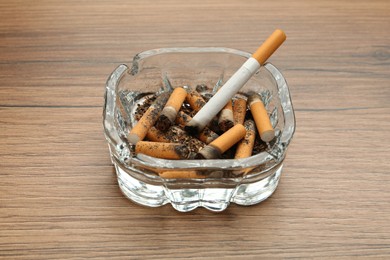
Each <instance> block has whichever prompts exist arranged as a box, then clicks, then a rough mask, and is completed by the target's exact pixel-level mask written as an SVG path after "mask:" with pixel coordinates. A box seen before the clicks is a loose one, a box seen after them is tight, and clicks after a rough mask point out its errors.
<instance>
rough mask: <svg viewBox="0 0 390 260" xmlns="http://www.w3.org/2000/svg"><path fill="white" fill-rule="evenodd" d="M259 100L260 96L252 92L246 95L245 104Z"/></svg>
mask: <svg viewBox="0 0 390 260" xmlns="http://www.w3.org/2000/svg"><path fill="white" fill-rule="evenodd" d="M258 101H261V97H260V96H259V94H257V93H253V94H251V95H250V96H249V97H248V100H247V104H248V106H250V105H251V104H252V102H258Z"/></svg>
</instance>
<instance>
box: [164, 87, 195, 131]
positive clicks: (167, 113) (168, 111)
mask: <svg viewBox="0 0 390 260" xmlns="http://www.w3.org/2000/svg"><path fill="white" fill-rule="evenodd" d="M186 96H187V91H186V90H185V89H184V88H181V87H179V88H175V89H174V90H173V92H172V94H171V96H170V97H169V99H168V101H167V103H166V105H165V107H164V109H163V110H162V111H161V113H160V115H159V117H158V119H157V122H156V127H157V128H158V129H159V130H161V131H166V130H167V129H168V128H169V127H170V126H171V125H173V123H174V122H175V118H176V115H177V112H178V111H179V110H180V107H181V105H182V104H183V102H184V100H185V98H186Z"/></svg>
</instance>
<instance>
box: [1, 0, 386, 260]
mask: <svg viewBox="0 0 390 260" xmlns="http://www.w3.org/2000/svg"><path fill="white" fill-rule="evenodd" d="M275 28H282V29H284V30H285V32H286V34H287V36H288V39H287V41H286V42H285V44H284V45H283V46H282V47H281V48H280V49H279V50H278V51H277V53H276V54H275V55H274V56H273V57H272V58H271V60H270V61H271V62H272V63H274V64H275V65H276V66H278V67H279V68H280V69H281V70H282V71H283V73H284V75H285V77H286V78H287V80H288V83H289V86H290V89H291V95H292V99H293V104H294V106H295V111H296V114H295V115H296V119H297V130H296V133H295V137H294V140H293V143H292V145H291V146H290V149H289V153H288V158H287V159H286V161H285V169H284V173H283V176H282V180H281V183H280V185H279V187H278V189H277V191H276V192H275V193H274V194H273V196H272V197H270V198H269V199H268V200H267V201H265V202H263V203H261V204H259V205H256V206H251V207H242V206H236V205H231V206H230V207H229V208H228V209H227V210H226V211H224V212H222V213H218V214H217V213H212V212H209V211H207V210H204V209H197V210H195V211H193V212H190V213H185V214H184V213H178V212H176V211H175V210H174V209H172V207H171V206H169V205H167V206H164V207H161V208H145V207H141V206H138V205H136V204H134V203H132V202H131V201H129V200H127V199H126V198H125V197H124V196H123V195H122V194H121V192H120V191H119V188H118V185H117V182H116V176H115V172H114V169H113V166H112V165H111V163H110V159H109V154H108V148H107V145H106V141H105V139H104V137H103V130H102V116H101V115H102V106H103V94H104V84H105V80H106V78H107V77H108V75H109V74H110V73H111V71H112V70H113V69H114V68H115V67H116V66H117V65H119V64H121V63H129V62H130V61H131V59H132V57H133V56H134V55H135V54H136V53H138V52H141V51H143V50H147V49H152V48H158V47H174V46H224V47H230V48H236V49H242V50H246V51H248V52H252V51H254V50H255V49H256V47H257V46H258V44H259V43H260V42H261V41H262V40H264V39H265V38H266V37H267V36H268V35H269V34H270V33H271V32H272V31H273V30H274V29H275ZM389 28H390V3H389V1H387V0H383V1H380V0H370V1H347V0H337V1H336V0H335V1H304V0H298V1H287V0H285V1H239V0H228V1H222V0H213V1H207V2H204V3H200V1H198V0H191V1H176V0H170V1H149V0H148V1H107V2H104V1H92V0H86V1H50V0H48V1H33V2H31V3H27V2H25V1H21V0H13V1H10V0H4V1H1V3H0V258H1V259H80V258H87V257H88V258H100V259H128V258H134V259H147V258H152V259H173V258H185V257H188V258H195V259H199V258H201V259H207V258H209V259H216V258H223V257H225V258H228V259H237V258H248V259H259V257H263V258H265V259H268V258H271V257H276V258H290V257H291V258H293V257H297V258H312V257H324V258H332V259H333V258H355V257H357V256H360V257H361V258H368V257H376V258H387V259H389V258H390V137H389V136H390V135H389V131H390V101H389V100H390V80H389V79H390V33H389Z"/></svg>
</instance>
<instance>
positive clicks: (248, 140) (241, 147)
mask: <svg viewBox="0 0 390 260" xmlns="http://www.w3.org/2000/svg"><path fill="white" fill-rule="evenodd" d="M244 126H245V129H246V135H245V137H244V139H242V140H241V141H240V142H239V143H238V145H237V149H236V154H235V156H234V159H241V158H246V157H249V156H251V155H252V152H253V147H254V145H255V139H256V127H255V123H254V122H253V121H252V120H247V121H245V123H244Z"/></svg>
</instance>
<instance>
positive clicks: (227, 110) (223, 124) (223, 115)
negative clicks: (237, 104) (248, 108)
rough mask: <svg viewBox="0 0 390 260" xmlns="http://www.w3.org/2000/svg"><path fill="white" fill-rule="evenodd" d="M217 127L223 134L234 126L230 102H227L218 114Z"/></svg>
mask: <svg viewBox="0 0 390 260" xmlns="http://www.w3.org/2000/svg"><path fill="white" fill-rule="evenodd" d="M218 126H219V128H220V129H221V130H222V131H223V132H226V131H227V130H229V129H230V128H232V127H233V126H234V118H233V106H232V100H229V101H228V102H227V103H226V105H225V106H224V107H223V108H222V110H221V112H220V113H219V118H218Z"/></svg>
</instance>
